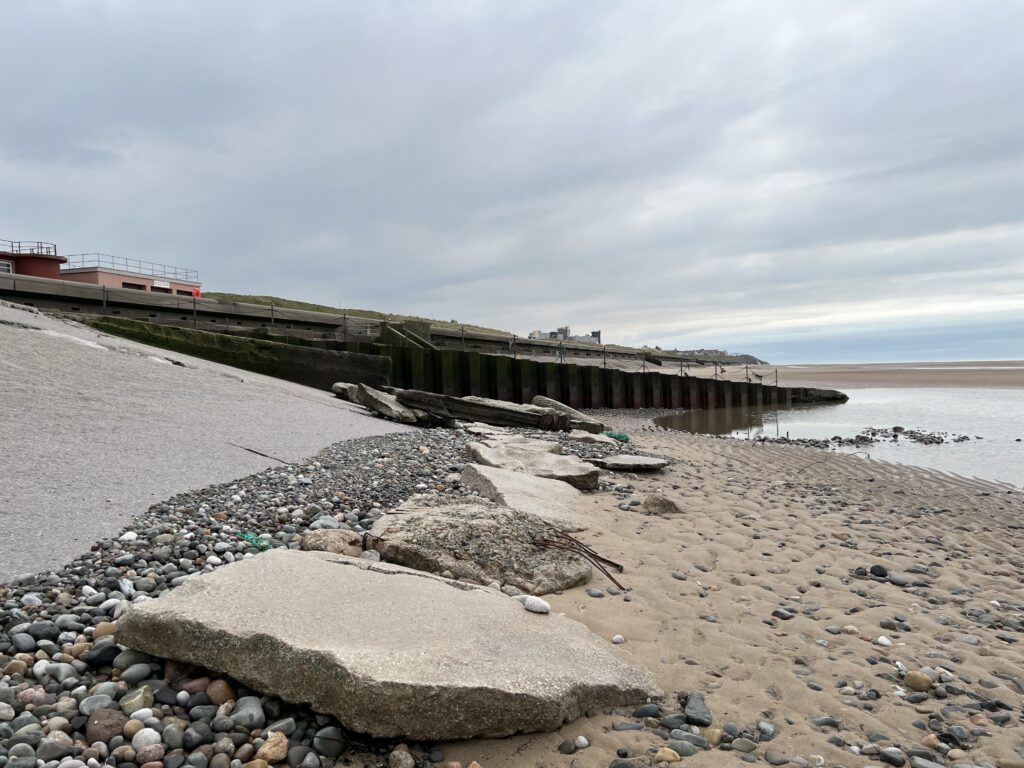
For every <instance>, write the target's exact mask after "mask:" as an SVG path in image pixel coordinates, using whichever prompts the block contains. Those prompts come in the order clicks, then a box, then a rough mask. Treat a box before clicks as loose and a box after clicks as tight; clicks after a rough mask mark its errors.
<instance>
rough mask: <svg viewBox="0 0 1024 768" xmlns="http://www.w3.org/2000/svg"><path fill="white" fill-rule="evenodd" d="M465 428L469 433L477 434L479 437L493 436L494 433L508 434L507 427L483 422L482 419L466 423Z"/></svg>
mask: <svg viewBox="0 0 1024 768" xmlns="http://www.w3.org/2000/svg"><path fill="white" fill-rule="evenodd" d="M465 429H466V431H467V432H469V434H471V435H478V436H480V437H494V436H495V435H507V434H509V431H508V429H507V428H505V427H496V426H494V425H493V424H484V423H483V422H482V421H474V422H473V423H472V424H467V425H466V427H465Z"/></svg>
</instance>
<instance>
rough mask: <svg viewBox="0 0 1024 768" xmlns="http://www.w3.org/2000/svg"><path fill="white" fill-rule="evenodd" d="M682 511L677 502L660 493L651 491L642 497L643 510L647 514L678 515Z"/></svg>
mask: <svg viewBox="0 0 1024 768" xmlns="http://www.w3.org/2000/svg"><path fill="white" fill-rule="evenodd" d="M682 511H683V509H682V507H681V506H680V505H679V502H678V501H676V500H675V499H672V498H669V497H668V496H665V495H663V494H660V493H651V494H648V495H647V496H646V497H645V498H644V512H646V513H647V514H649V515H678V514H681V513H682Z"/></svg>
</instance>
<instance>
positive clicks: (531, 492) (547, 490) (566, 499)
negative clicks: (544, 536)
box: [462, 433, 589, 532]
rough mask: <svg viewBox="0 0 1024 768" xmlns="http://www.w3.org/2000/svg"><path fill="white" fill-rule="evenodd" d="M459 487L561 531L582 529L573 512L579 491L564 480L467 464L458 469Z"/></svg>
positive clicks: (582, 525)
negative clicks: (530, 515)
mask: <svg viewBox="0 0 1024 768" xmlns="http://www.w3.org/2000/svg"><path fill="white" fill-rule="evenodd" d="M587 434H589V433H587ZM462 486H463V487H464V488H466V489H468V490H470V491H477V492H478V493H479V494H480V495H481V496H483V497H484V498H485V499H490V500H491V501H494V502H497V503H498V504H503V505H505V506H506V507H510V508H511V509H517V510H520V511H522V512H532V513H533V514H535V515H537V516H538V517H540V518H543V519H544V520H547V521H548V522H549V523H551V524H552V525H557V526H558V527H559V528H563V529H564V530H567V531H570V532H572V531H582V530H583V529H584V528H586V526H585V525H584V524H583V522H582V521H581V520H580V517H579V515H577V514H576V512H575V511H574V505H575V504H576V501H577V500H578V499H579V498H580V496H581V495H582V494H581V493H580V492H579V491H578V490H577V489H576V488H574V487H572V486H571V485H569V484H568V483H563V482H561V481H559V480H549V479H547V478H543V477H534V476H533V475H528V474H526V473H525V472H514V471H512V470H510V469H501V468H499V467H488V466H484V465H482V464H467V465H466V468H465V469H464V470H463V472H462Z"/></svg>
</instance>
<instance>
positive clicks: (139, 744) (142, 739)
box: [132, 728, 163, 752]
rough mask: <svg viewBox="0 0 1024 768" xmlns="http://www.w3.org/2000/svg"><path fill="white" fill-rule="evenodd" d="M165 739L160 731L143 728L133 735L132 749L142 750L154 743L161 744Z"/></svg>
mask: <svg viewBox="0 0 1024 768" xmlns="http://www.w3.org/2000/svg"><path fill="white" fill-rule="evenodd" d="M162 741H163V737H162V736H161V735H160V733H159V731H155V730H153V729H152V728H143V729H141V730H140V731H138V732H137V733H136V734H135V735H134V736H132V749H134V750H135V751H136V752H138V751H139V750H141V749H142V748H143V747H151V746H153V745H154V744H159V743H161V742H162Z"/></svg>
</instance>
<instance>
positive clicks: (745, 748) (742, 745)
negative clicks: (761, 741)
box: [732, 736, 757, 753]
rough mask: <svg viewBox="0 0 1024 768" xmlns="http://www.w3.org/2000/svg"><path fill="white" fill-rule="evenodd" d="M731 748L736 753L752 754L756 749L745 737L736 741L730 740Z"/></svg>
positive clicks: (755, 745)
mask: <svg viewBox="0 0 1024 768" xmlns="http://www.w3.org/2000/svg"><path fill="white" fill-rule="evenodd" d="M732 748H733V750H735V751H736V752H744V753H746V752H753V751H754V750H755V749H757V744H756V743H755V742H754V741H752V740H750V739H748V738H746V737H745V736H741V737H740V738H738V739H733V740H732Z"/></svg>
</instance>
